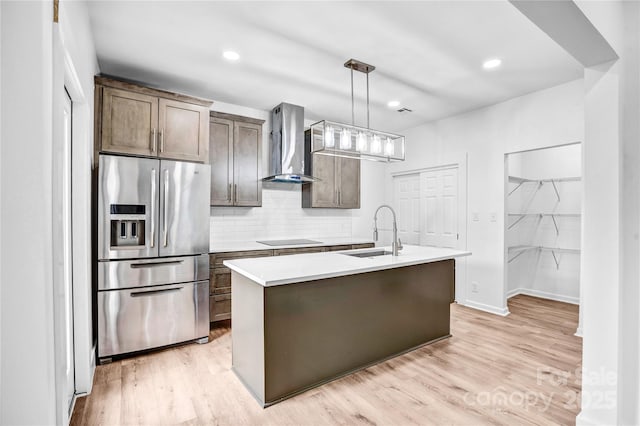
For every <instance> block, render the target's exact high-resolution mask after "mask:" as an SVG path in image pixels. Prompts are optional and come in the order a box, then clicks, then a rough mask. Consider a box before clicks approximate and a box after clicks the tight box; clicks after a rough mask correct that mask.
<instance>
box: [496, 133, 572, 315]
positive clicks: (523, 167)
mask: <svg viewBox="0 0 640 426" xmlns="http://www.w3.org/2000/svg"><path fill="white" fill-rule="evenodd" d="M505 170H506V182H505V215H506V217H505V246H506V248H505V274H506V275H505V276H506V285H505V288H506V294H505V297H506V298H507V299H509V298H511V297H513V296H516V295H518V294H524V295H528V296H534V297H540V298H544V299H551V300H556V301H560V302H567V303H571V304H575V305H579V304H580V241H581V238H580V236H581V223H582V215H581V212H582V145H581V144H580V143H573V144H568V145H560V146H555V147H550V148H544V149H537V150H532V151H525V152H516V153H510V154H507V155H506V158H505Z"/></svg>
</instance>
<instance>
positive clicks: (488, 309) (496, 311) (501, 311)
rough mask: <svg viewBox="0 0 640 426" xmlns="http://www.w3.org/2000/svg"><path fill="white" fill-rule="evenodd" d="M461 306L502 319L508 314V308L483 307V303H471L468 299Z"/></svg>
mask: <svg viewBox="0 0 640 426" xmlns="http://www.w3.org/2000/svg"><path fill="white" fill-rule="evenodd" d="M461 305H462V306H467V307H469V308H473V309H477V310H479V311H484V312H488V313H490V314H494V315H500V316H502V317H506V316H507V315H509V313H510V312H509V309H508V308H498V307H496V306H491V305H485V304H484V303H480V302H473V301H471V300H468V299H467V300H465V302H464V303H461Z"/></svg>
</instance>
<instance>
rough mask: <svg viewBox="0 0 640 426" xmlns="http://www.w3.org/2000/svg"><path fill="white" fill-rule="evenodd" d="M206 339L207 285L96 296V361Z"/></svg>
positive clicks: (114, 291)
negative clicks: (97, 358)
mask: <svg viewBox="0 0 640 426" xmlns="http://www.w3.org/2000/svg"><path fill="white" fill-rule="evenodd" d="M208 335H209V281H198V282H191V283H183V284H172V285H163V286H153V287H145V288H137V289H127V290H111V291H99V292H98V357H99V358H104V357H111V356H113V355H118V354H124V353H128V352H135V351H141V350H145V349H152V348H156V347H160V346H166V345H171V344H174V343H180V342H186V341H189V340H194V339H199V338H202V337H206V336H208Z"/></svg>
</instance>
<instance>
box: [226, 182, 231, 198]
mask: <svg viewBox="0 0 640 426" xmlns="http://www.w3.org/2000/svg"><path fill="white" fill-rule="evenodd" d="M227 201H231V184H229V185H228V186H227Z"/></svg>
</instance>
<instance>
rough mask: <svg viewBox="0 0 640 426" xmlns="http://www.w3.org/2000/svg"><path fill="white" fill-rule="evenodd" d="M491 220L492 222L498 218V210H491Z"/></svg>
mask: <svg viewBox="0 0 640 426" xmlns="http://www.w3.org/2000/svg"><path fill="white" fill-rule="evenodd" d="M489 220H490V221H491V222H495V221H497V220H498V213H496V212H491V214H490V215H489Z"/></svg>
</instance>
